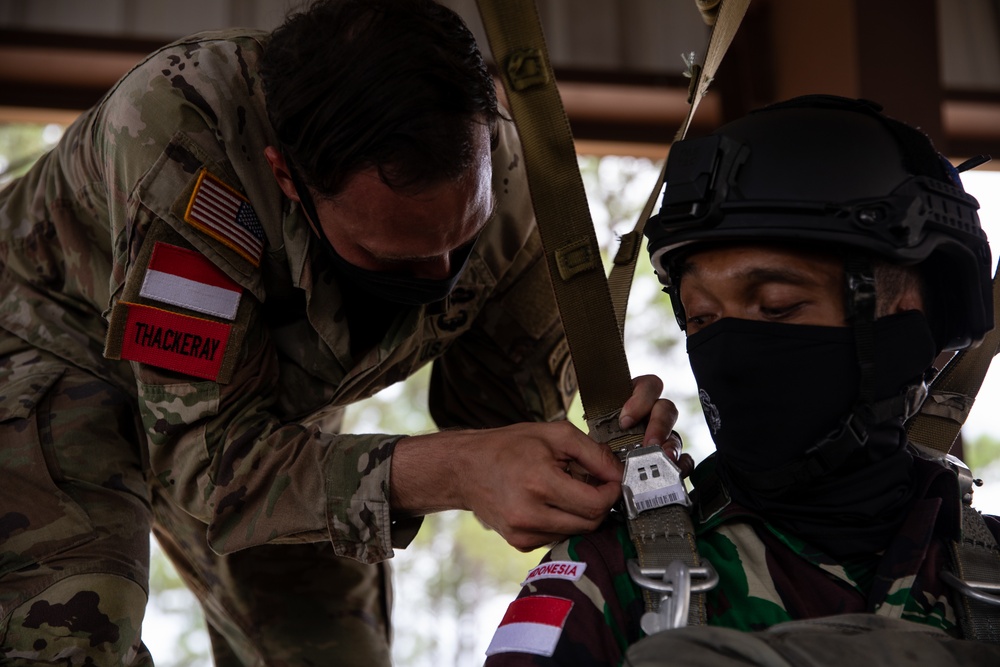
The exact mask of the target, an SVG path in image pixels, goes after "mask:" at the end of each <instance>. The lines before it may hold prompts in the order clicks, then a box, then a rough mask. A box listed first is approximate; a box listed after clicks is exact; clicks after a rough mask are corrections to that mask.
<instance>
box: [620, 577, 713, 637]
mask: <svg viewBox="0 0 1000 667" xmlns="http://www.w3.org/2000/svg"><path fill="white" fill-rule="evenodd" d="M626 566H627V567H628V573H629V576H631V577H632V580H633V581H634V582H635V583H636V585H638V586H639V587H641V588H644V589H646V590H649V591H653V592H655V593H660V594H661V597H660V605H659V610H658V611H648V612H646V613H645V614H643V616H642V619H641V620H640V625H641V626H642V630H643V632H645V633H646V634H647V635H652V634H656V633H657V632H660V631H662V630H673V629H675V628H683V627H684V626H686V625H687V622H688V613H689V611H690V609H691V594H692V593H704V592H707V591H710V590H712V589H713V588H715V586H716V585H717V584H718V583H719V574H718V572H716V571H715V568H713V567H712V565H711V564H710V563H709V562H708V561H704V565H701V566H698V567H692V566H690V565H688V564H687V563H684V562H683V561H680V560H675V561H672V562H671V563H670V565H668V566H667V567H642V566H640V565H639V561H637V560H636V559H634V558H632V559H629V561H628V562H627V563H626Z"/></svg>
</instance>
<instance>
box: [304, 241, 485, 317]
mask: <svg viewBox="0 0 1000 667" xmlns="http://www.w3.org/2000/svg"><path fill="white" fill-rule="evenodd" d="M322 240H323V241H324V242H325V245H326V248H327V250H328V251H329V254H330V258H331V259H332V260H333V266H334V270H336V271H337V273H338V274H340V276H341V277H342V278H344V279H346V280H347V281H348V282H350V283H351V284H352V285H354V286H355V287H357V288H358V289H360V290H362V291H363V292H365V293H366V294H368V295H369V296H372V297H375V298H376V299H382V300H384V301H388V302H390V303H398V304H400V305H404V306H420V305H425V304H429V303H435V302H437V301H443V300H444V298H445V297H447V296H448V295H449V294H451V292H452V290H453V289H455V285H456V284H457V283H458V279H459V278H461V276H462V273H463V272H464V271H465V266H466V265H467V264H468V263H469V257H470V256H472V248H473V247H474V246H475V245H476V241H475V239H474V240H472V241H470V242H468V243H466V244H465V245H464V246H462V247H460V248H458V249H456V250H454V251H452V256H451V261H452V264H453V265H455V266H456V268H454V269H452V272H451V275H450V276H449V277H447V278H442V279H438V280H431V279H428V278H418V277H415V276H407V275H401V274H396V273H385V272H383V271H372V270H370V269H363V268H361V267H360V266H355V265H354V264H351V263H350V262H348V261H347V260H346V259H344V258H343V257H341V256H340V255H339V254H338V253H337V251H336V249H335V248H334V247H333V244H332V243H330V240H329V239H327V238H326V235H322Z"/></svg>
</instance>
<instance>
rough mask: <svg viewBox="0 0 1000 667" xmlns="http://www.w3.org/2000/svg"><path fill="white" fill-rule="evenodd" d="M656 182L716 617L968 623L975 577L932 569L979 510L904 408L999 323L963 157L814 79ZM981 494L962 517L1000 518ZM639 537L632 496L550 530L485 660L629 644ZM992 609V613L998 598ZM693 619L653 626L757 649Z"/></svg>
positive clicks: (637, 614)
mask: <svg viewBox="0 0 1000 667" xmlns="http://www.w3.org/2000/svg"><path fill="white" fill-rule="evenodd" d="M666 182H667V187H666V190H665V193H664V199H663V207H662V209H661V210H660V212H659V213H658V215H657V216H654V217H653V218H651V219H650V221H649V223H648V224H647V227H646V234H647V236H648V237H649V250H650V254H651V256H652V261H653V265H654V267H655V268H656V270H657V274H658V275H659V276H660V279H661V281H662V282H664V284H665V285H666V288H667V291H668V293H669V294H670V296H671V301H672V304H673V306H674V309H675V313H676V315H677V320H678V322H679V323H680V326H681V328H682V329H684V330H685V331H686V333H687V336H688V338H687V347H688V355H689V359H690V362H691V366H692V369H693V371H694V376H695V379H696V381H697V382H698V386H699V392H700V397H701V402H702V407H703V409H704V413H705V418H706V422H707V423H708V426H709V429H710V431H711V432H712V436H713V438H714V440H715V443H716V447H717V451H716V452H715V453H714V454H713V455H712V456H710V457H709V458H708V459H706V460H705V461H703V462H702V463H701V464H699V465H698V466H697V468H696V469H695V470H694V473H693V475H692V481H693V486H694V493H693V495H692V500H693V502H694V504H693V508H692V518H693V521H694V527H695V531H696V534H697V548H698V552H699V554H700V556H701V558H702V559H704V560H707V561H708V562H709V563H710V564H711V565H712V566H713V567H714V569H715V570H716V572H718V574H719V583H718V584H717V586H716V587H715V588H714V589H712V590H711V591H709V592H708V593H707V596H706V606H707V622H708V624H709V625H710V626H717V627H719V628H729V629H734V630H739V631H745V632H753V631H761V630H764V629H766V628H772V627H774V626H776V625H778V624H781V623H784V622H786V621H792V620H798V619H818V618H822V617H829V616H834V615H842V614H858V613H860V614H869V615H875V616H880V617H883V618H886V619H905V620H906V621H912V622H914V623H919V624H922V625H923V626H930V627H931V628H935V629H937V630H934V631H932V632H933V633H934V634H940V635H941V636H942V637H956V638H962V637H965V636H968V635H967V634H964V632H965V628H964V627H963V626H962V625H961V623H960V617H961V612H960V611H959V610H960V609H961V608H962V607H961V603H962V602H963V600H964V596H963V595H961V594H959V593H958V592H957V591H956V589H954V588H952V587H950V586H949V585H947V584H946V581H945V579H944V578H942V576H941V573H942V570H944V569H948V570H951V571H954V569H953V568H954V563H953V562H952V559H951V552H950V545H952V544H953V543H955V542H960V541H961V540H962V539H963V535H962V531H963V519H967V518H968V516H969V513H970V512H971V513H974V512H975V510H971V509H969V508H966V509H965V510H963V507H962V504H963V495H964V494H965V493H966V490H965V489H961V488H960V484H959V478H958V476H957V475H956V473H955V471H954V470H953V469H951V468H950V467H947V466H945V465H943V464H942V462H941V460H940V459H933V460H932V457H930V458H929V457H928V454H927V452H926V451H922V450H920V449H919V448H917V447H915V446H914V445H911V444H909V443H908V442H907V439H906V434H905V431H904V428H903V422H904V420H905V419H906V418H907V417H908V416H910V415H911V414H913V412H914V410H915V409H916V408H917V407H918V406H919V405H920V401H922V400H923V398H924V396H925V395H926V388H925V385H924V379H925V378H926V377H927V376H928V371H929V369H930V368H931V366H932V363H933V361H934V359H935V357H936V356H937V354H938V353H939V352H940V351H941V350H945V349H952V350H953V349H960V348H962V347H965V346H968V345H970V344H972V343H974V342H975V341H977V340H978V339H980V338H981V337H982V336H983V335H984V334H985V332H987V331H988V330H989V329H990V328H991V327H992V323H993V314H992V295H991V287H990V283H991V281H990V252H989V246H988V245H987V241H986V237H985V234H984V233H983V231H982V229H981V227H980V225H979V221H978V216H977V214H976V209H977V208H978V204H977V203H976V201H975V200H974V199H973V198H972V197H970V196H969V195H967V194H966V193H965V192H964V190H963V189H962V186H961V181H960V179H959V175H958V172H957V171H956V170H955V169H954V168H953V167H952V166H951V165H950V164H949V163H947V161H946V160H945V159H944V158H943V157H941V156H939V155H938V153H937V152H936V151H935V150H934V148H933V147H932V146H931V144H930V141H929V140H928V139H927V138H926V137H925V136H924V135H923V134H921V133H920V132H918V131H917V130H914V129H912V128H911V127H909V126H907V125H905V124H903V123H901V122H899V121H895V120H892V119H889V118H888V117H886V116H884V115H883V114H881V112H880V109H879V108H878V107H877V105H874V104H872V103H870V102H865V101H855V100H847V99H843V98H838V97H832V96H807V97H803V98H797V99H795V100H791V101H789V102H786V103H781V104H777V105H772V106H771V107H767V108H765V109H764V110H761V111H758V112H756V113H752V114H750V115H748V116H746V117H745V118H743V119H740V120H737V121H734V122H732V123H730V124H728V125H726V126H723V127H722V128H720V129H719V130H717V131H716V132H715V133H714V134H713V135H711V136H709V137H705V138H701V139H693V140H688V141H683V142H678V143H677V144H675V145H674V146H673V147H672V149H671V153H670V157H669V160H668V165H667V173H666ZM865 286H871V287H872V289H865ZM845 295H846V296H845ZM866 368H867V369H868V370H867V371H866V370H863V369H866ZM858 433H860V434H862V435H861V436H857V435H856V434H858ZM983 518H984V520H985V526H983V527H982V528H981V531H982V532H981V533H975V532H972V533H967V534H966V535H965V538H966V539H969V540H972V539H974V538H975V536H976V535H980V536H982V535H983V533H992V535H993V538H994V539H995V538H996V537H998V536H1000V520H998V519H997V518H996V517H983ZM968 529H969V527H968V526H965V530H968ZM970 535H971V537H970ZM975 539H978V538H975ZM990 541H991V540H990V539H989V537H988V536H983V539H982V542H983V543H988V542H990ZM985 548H987V549H988V550H989V551H990V552H991V553H992V558H993V559H994V562H995V563H996V564H997V565H998V566H1000V557H998V552H997V549H996V546H995V544H994V545H993V546H991V547H985ZM634 558H636V549H635V548H634V546H633V543H632V542H631V540H630V538H629V533H628V530H627V527H626V524H625V521H624V520H623V519H622V514H621V513H620V512H613V513H612V515H611V517H610V518H609V519H608V521H607V522H606V523H605V525H604V526H603V527H602V529H601V530H600V531H598V532H596V533H593V534H590V535H585V536H579V537H573V538H570V539H569V540H567V541H564V542H562V543H560V544H559V545H557V546H556V547H555V548H554V549H552V550H551V551H550V552H549V553H548V554H547V555H546V557H545V559H544V561H543V563H542V564H541V565H539V567H537V568H536V569H534V570H532V571H531V572H530V573H529V574H528V576H527V578H526V580H525V581H524V583H523V584H522V586H523V587H522V590H521V594H520V596H519V597H518V599H517V600H515V601H514V602H513V603H512V604H511V606H510V608H509V609H508V612H507V614H506V615H505V617H504V619H503V621H502V622H501V625H500V627H499V628H498V630H497V632H496V634H495V635H494V638H493V641H492V643H491V645H490V648H489V650H488V654H489V655H490V657H489V658H488V659H487V661H486V665H487V667H509V666H512V665H536V666H541V665H567V666H569V665H572V666H573V667H585V666H587V665H594V666H596V665H621V664H623V661H624V663H625V664H632V663H631V662H629V660H628V657H631V656H632V654H631V653H629V654H628V657H627V656H626V653H627V651H628V650H629V647H631V646H633V645H634V644H636V642H639V641H640V640H641V639H642V638H643V637H644V636H645V635H644V632H643V631H642V629H641V628H640V618H641V617H642V615H643V612H644V600H643V592H642V589H640V588H639V586H638V585H637V584H636V583H635V582H634V581H633V579H632V577H631V576H630V575H629V573H628V571H627V565H626V563H627V562H628V561H629V560H630V559H634ZM984 606H985V605H984ZM987 614H988V616H987V617H986V618H988V619H992V621H991V622H992V623H994V624H995V623H998V622H1000V607H996V606H994V607H992V608H991V610H989V611H988V612H987ZM867 618H871V616H868V617H867ZM904 625H907V624H904ZM908 627H911V626H908ZM994 627H996V626H995V625H994ZM689 630H693V628H692V629H689ZM689 630H685V631H683V634H677V633H673V635H672V634H671V633H670V632H669V631H668V632H667V633H661V634H660V635H657V636H656V637H650V638H649V639H647V640H646V641H645V642H644V643H643V644H642V646H645V647H650V648H652V647H654V646H661V645H662V646H664V647H666V646H669V647H670V648H669V649H666V648H665V649H664V650H667V651H669V652H670V655H664V656H663V661H662V664H664V665H669V664H685V665H688V664H691V665H693V664H699V665H700V664H706V665H715V664H741V665H743V664H758V663H756V662H754V661H753V660H751V659H750V658H749V657H748V656H749V655H751V653H750V652H749V650H748V652H747V653H740V654H739V655H737V654H736V653H734V652H728V653H727V652H726V650H725V649H720V652H718V653H716V652H715V650H714V649H713V648H712V646H713V644H714V642H713V641H712V640H711V639H707V638H708V637H709V636H710V635H708V634H705V635H696V634H695V633H693V632H689ZM672 636H676V637H683V638H687V639H690V640H692V643H691V644H685V643H683V642H684V640H682V639H672ZM734 636H735V635H734ZM761 636H766V635H764V634H763V633H762V635H761ZM698 637H702V640H701V642H700V643H699V640H698ZM658 638H662V639H663V640H664V642H661V643H660V644H650V643H649V642H655V641H656V640H657V639H658ZM671 641H673V642H674V643H672V644H671V643H669V642H671ZM694 645H697V646H700V647H701V648H692V646H694ZM970 646H971V645H970ZM636 648H638V646H636ZM891 648H892V646H890V645H886V650H890V649H891ZM972 648H973V650H975V651H990V650H992V648H991V647H990V646H989V645H986V644H982V643H975V644H974V646H972ZM688 649H690V650H691V653H686V652H685V653H684V654H683V655H681V653H682V652H684V651H687V650H688ZM643 655H644V660H645V662H643V663H642V664H644V665H645V664H654V663H651V662H649V659H650V657H651V656H652V655H654V652H652V651H650V650H646V651H644V652H643ZM757 655H758V656H763V655H764V653H761V652H758V653H757ZM768 655H771V656H776V655H777V654H776V653H773V652H772V653H769V654H768ZM992 655H993V657H992V658H990V660H995V658H996V656H997V654H996V653H994V654H992ZM904 657H905V656H903V655H902V654H899V655H897V656H896V658H897V659H894V660H893V662H892V664H904V663H905V664H911V663H910V662H906V661H904V659H903V658H904ZM816 658H817V659H816V660H815V661H812V660H811V661H810V662H809V664H842V663H838V662H837V656H836V655H833V656H825V659H819V656H817V657H816ZM911 658H912V656H909V657H908V658H907V660H910V659H911ZM759 659H762V658H759ZM790 662H792V663H794V664H801V663H798V662H796V661H795V660H791V661H790ZM636 664H638V663H636ZM655 664H659V663H655ZM761 664H763V663H761ZM766 664H769V665H771V664H775V665H777V664H785V663H784V662H779V661H777V660H776V658H775V661H773V662H770V661H769V662H767V663H766ZM976 664H979V663H976ZM993 664H996V663H995V662H994V663H993Z"/></svg>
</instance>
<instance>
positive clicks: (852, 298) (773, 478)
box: [733, 253, 927, 497]
mask: <svg viewBox="0 0 1000 667" xmlns="http://www.w3.org/2000/svg"><path fill="white" fill-rule="evenodd" d="M844 273H845V282H844V285H845V290H846V298H845V304H846V308H847V321H848V322H849V323H850V325H851V326H852V327H853V329H854V341H855V349H856V353H857V361H858V367H859V369H860V371H861V379H860V386H859V391H858V400H857V402H856V403H855V404H854V408H853V409H852V410H851V412H850V413H849V414H848V415H846V416H845V417H844V419H842V420H841V422H840V424H839V425H838V426H837V428H835V429H834V430H832V431H831V432H830V433H828V434H827V435H826V437H824V438H823V439H822V440H820V441H819V442H818V443H816V444H815V445H813V446H812V447H810V448H809V449H808V450H806V451H805V453H804V455H803V456H802V458H800V459H798V460H797V461H792V462H790V463H788V464H786V465H783V466H780V467H778V468H776V469H773V470H770V471H768V472H764V473H754V474H753V475H752V476H750V475H741V474H740V473H739V472H738V471H733V473H734V474H735V476H736V477H738V478H739V479H740V483H741V485H744V486H746V487H748V488H749V489H751V490H752V491H753V492H754V493H757V494H760V495H762V496H771V497H775V496H780V495H783V494H785V493H787V492H788V491H791V490H794V489H796V488H801V487H803V486H806V485H808V484H810V483H812V482H813V481H815V480H816V479H818V478H821V477H824V476H826V475H829V474H830V473H832V472H834V471H835V470H837V469H838V468H840V467H841V466H842V465H843V464H844V463H845V462H846V461H847V460H848V459H849V458H850V457H851V456H852V455H853V454H854V453H855V452H857V451H859V450H861V449H863V448H865V447H866V446H867V445H868V438H869V431H870V428H871V427H872V426H874V425H876V424H881V423H884V422H887V421H889V420H891V419H895V418H899V419H901V420H904V419H907V418H909V417H910V416H912V415H913V414H915V413H916V411H917V410H919V408H920V405H921V403H923V400H924V398H925V397H926V396H927V386H926V384H924V383H923V382H921V383H920V384H918V385H912V386H910V387H909V388H908V389H907V391H906V392H905V393H902V394H899V395H896V396H892V397H890V398H886V399H882V400H880V401H879V400H875V333H874V326H875V271H874V267H873V266H872V262H871V260H870V259H869V258H868V257H867V256H865V255H862V254H860V253H851V254H850V255H848V257H847V259H846V261H845V264H844Z"/></svg>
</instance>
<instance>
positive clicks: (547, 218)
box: [478, 0, 705, 623]
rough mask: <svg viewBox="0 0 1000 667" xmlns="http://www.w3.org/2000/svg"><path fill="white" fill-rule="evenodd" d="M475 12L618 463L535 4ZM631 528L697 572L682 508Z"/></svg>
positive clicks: (595, 412) (698, 604) (589, 397)
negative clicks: (518, 140) (503, 93)
mask: <svg viewBox="0 0 1000 667" xmlns="http://www.w3.org/2000/svg"><path fill="white" fill-rule="evenodd" d="M478 4H479V11H480V14H481V16H482V19H483V24H484V26H485V28H486V33H487V37H488V39H489V43H490V48H491V50H492V52H493V58H494V61H495V62H496V64H497V69H498V70H499V73H500V76H501V79H502V81H503V85H504V89H505V90H506V92H507V99H508V104H509V106H510V111H511V114H512V116H513V118H514V121H515V123H516V124H517V129H518V132H519V133H520V136H521V142H522V145H523V151H524V163H525V171H526V173H527V177H528V185H529V188H530V190H531V199H532V203H533V205H534V209H535V217H536V218H537V219H538V227H539V230H540V234H541V239H542V245H543V246H544V248H545V254H546V258H547V261H548V267H549V273H550V275H551V276H552V283H553V288H554V290H555V294H556V298H557V301H558V303H559V311H560V314H561V316H562V320H563V328H564V329H565V331H566V339H567V341H568V342H569V347H570V352H571V354H572V358H573V362H574V365H575V367H576V373H577V380H578V382H579V386H580V397H581V400H582V402H583V407H584V414H585V416H586V417H587V420H588V423H590V425H591V434H592V436H594V437H595V439H597V440H598V441H601V442H606V443H607V444H608V446H609V447H611V449H612V451H614V452H615V453H616V454H617V453H619V452H621V451H622V450H627V449H629V448H631V447H632V446H635V445H639V444H641V442H642V433H641V431H639V430H635V431H634V432H631V433H621V432H620V431H617V415H618V412H619V411H620V409H621V407H622V406H623V405H624V404H625V401H626V400H628V398H629V397H630V396H631V394H632V378H631V375H630V373H629V368H628V360H627V358H626V356H625V348H624V345H623V343H622V337H621V332H620V330H619V328H618V325H617V321H616V319H615V313H614V308H613V306H612V302H611V294H610V292H609V290H608V282H607V277H606V276H605V274H604V266H603V263H602V260H601V254H600V249H599V246H598V244H597V238H596V234H595V232H594V226H593V222H592V220H591V217H590V210H589V208H588V206H587V199H586V193H585V191H584V188H583V179H582V177H581V176H580V170H579V167H578V166H577V161H576V149H575V146H574V144H573V137H572V133H571V131H570V127H569V121H568V119H567V118H566V113H565V110H564V109H563V106H562V99H561V98H560V96H559V90H558V88H557V87H556V83H555V77H554V74H553V72H552V69H551V66H550V64H549V59H548V53H547V49H546V47H545V40H544V35H543V33H542V27H541V22H540V21H539V18H538V11H537V8H536V6H535V2H534V0H478ZM654 515H656V516H654ZM629 523H630V531H632V532H633V540H634V541H635V543H636V547H637V549H638V550H639V552H640V557H646V558H654V559H658V558H660V556H659V555H654V553H655V554H659V553H660V550H661V548H663V549H664V550H665V551H672V552H673V553H668V554H667V555H666V556H663V557H664V558H668V559H670V560H674V559H679V560H681V561H682V562H683V563H685V564H687V565H689V566H692V567H697V566H699V565H700V559H699V557H698V552H697V548H696V545H695V538H694V529H693V526H692V525H691V519H690V517H689V516H688V514H687V510H686V508H685V507H683V506H681V505H668V506H666V507H662V508H659V509H657V510H650V511H646V512H642V513H641V514H640V515H639V517H638V518H637V519H636V520H635V521H631V522H629ZM633 524H635V525H633ZM668 531H669V532H668ZM668 537H669V538H670V539H667V538H668ZM673 538H680V539H673ZM677 544H680V545H681V546H680V547H678V546H676V545H677ZM640 563H641V564H642V565H643V566H646V563H642V562H641V561H640ZM646 603H647V608H650V609H656V608H657V607H658V605H659V598H658V596H652V595H647V597H646ZM689 618H690V619H691V621H692V622H700V623H704V619H705V612H704V595H703V594H697V595H694V596H692V599H691V613H690V616H689Z"/></svg>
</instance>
